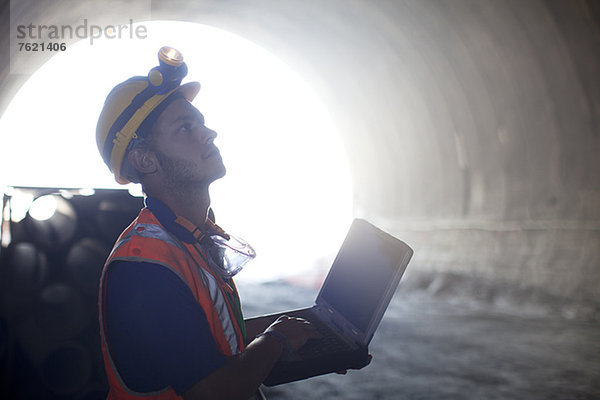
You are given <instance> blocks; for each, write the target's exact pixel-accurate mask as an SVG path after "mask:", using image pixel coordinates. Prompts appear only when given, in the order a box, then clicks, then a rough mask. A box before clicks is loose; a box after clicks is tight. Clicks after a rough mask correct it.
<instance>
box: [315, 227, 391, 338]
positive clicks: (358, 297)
mask: <svg viewBox="0 0 600 400" xmlns="http://www.w3.org/2000/svg"><path fill="white" fill-rule="evenodd" d="M390 238H391V239H393V240H390ZM396 240H397V239H394V238H392V237H391V236H389V235H387V234H385V233H383V232H381V231H379V230H378V229H377V228H375V227H373V226H372V225H370V224H369V223H367V222H366V221H362V220H355V221H354V223H353V225H352V227H351V229H350V231H349V232H348V235H347V236H346V239H345V240H344V243H343V244H342V247H341V249H340V251H339V252H338V255H337V257H336V259H335V261H334V262H333V265H332V267H331V270H330V271H329V275H328V276H327V279H326V281H325V282H324V284H323V287H322V288H321V291H320V293H319V297H320V298H322V299H323V300H325V301H326V302H327V303H328V304H329V305H330V306H332V307H333V308H334V309H336V310H337V311H338V312H339V313H341V314H342V315H344V317H345V318H346V319H347V320H348V321H349V322H350V323H352V324H353V325H354V326H355V327H356V328H358V329H359V330H360V331H362V332H365V331H366V329H367V328H368V325H369V322H370V321H371V318H372V317H373V316H374V315H375V313H376V312H377V308H378V306H379V305H380V303H381V302H382V301H384V297H385V293H386V292H387V291H388V288H389V285H390V284H391V283H392V281H393V280H394V276H395V273H396V271H397V268H398V267H399V259H400V258H402V257H403V254H402V251H403V249H402V248H398V246H397V245H396V243H394V242H395V241H396Z"/></svg>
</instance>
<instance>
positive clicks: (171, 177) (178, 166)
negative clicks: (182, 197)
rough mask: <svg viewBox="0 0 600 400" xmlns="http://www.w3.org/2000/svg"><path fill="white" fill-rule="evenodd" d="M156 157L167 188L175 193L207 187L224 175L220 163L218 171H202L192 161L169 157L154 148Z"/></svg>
mask: <svg viewBox="0 0 600 400" xmlns="http://www.w3.org/2000/svg"><path fill="white" fill-rule="evenodd" d="M153 151H154V153H155V154H156V158H157V160H158V162H159V164H160V166H161V167H162V169H163V172H164V174H165V177H166V183H167V187H168V189H170V190H172V191H174V192H177V193H181V194H183V193H190V192H194V191H196V190H198V189H205V188H207V187H208V186H209V185H210V184H211V183H212V182H214V181H215V180H217V179H219V178H221V177H223V176H224V175H225V167H224V166H223V164H222V163H221V168H220V169H219V171H215V172H214V173H213V174H210V173H209V171H206V172H205V173H203V171H202V168H201V167H200V166H199V165H198V164H197V163H195V162H193V161H188V160H183V159H180V158H176V157H169V156H167V155H165V154H164V153H163V152H162V151H160V150H157V149H154V150H153Z"/></svg>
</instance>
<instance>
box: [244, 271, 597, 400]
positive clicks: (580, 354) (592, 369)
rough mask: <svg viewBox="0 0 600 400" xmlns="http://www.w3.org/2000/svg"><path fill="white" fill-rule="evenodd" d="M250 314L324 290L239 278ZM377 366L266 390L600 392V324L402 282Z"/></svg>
mask: <svg viewBox="0 0 600 400" xmlns="http://www.w3.org/2000/svg"><path fill="white" fill-rule="evenodd" d="M239 290H240V293H241V296H242V300H243V307H244V311H245V315H246V316H247V317H250V316H254V315H260V314H263V313H270V312H277V311H281V310H286V309H290V308H297V307H304V306H309V305H311V304H312V303H313V301H314V299H315V297H316V294H317V290H316V289H314V288H306V287H299V286H294V285H289V284H286V283H282V282H278V283H275V282H273V283H266V284H264V283H263V284H255V283H240V284H239ZM370 353H371V354H372V355H373V361H372V363H371V365H369V366H367V367H366V368H364V369H363V370H360V371H350V372H349V373H348V374H347V375H345V376H341V375H335V374H330V375H326V376H321V377H316V378H311V379H308V380H305V381H300V382H295V383H290V384H285V385H280V386H277V387H273V388H265V393H266V395H267V397H268V398H269V400H277V399H516V398H521V399H600V323H599V322H598V321H592V322H590V321H584V320H575V319H567V318H564V317H560V316H548V315H546V316H544V315H527V314H526V313H524V312H519V310H518V309H513V310H512V311H511V312H506V311H503V312H501V311H499V310H498V309H497V308H494V307H491V306H488V305H486V304H483V303H478V302H473V301H468V300H466V299H465V298H463V299H456V298H453V299H452V301H448V299H442V298H436V297H435V296H431V294H429V293H426V292H423V291H414V290H412V291H402V290H398V292H397V294H396V296H395V297H394V298H393V300H392V303H391V304H390V307H389V308H388V310H387V312H386V314H385V317H384V319H383V321H382V323H381V325H380V327H379V329H378V331H377V333H376V334H375V337H374V338H373V341H372V342H371V346H370Z"/></svg>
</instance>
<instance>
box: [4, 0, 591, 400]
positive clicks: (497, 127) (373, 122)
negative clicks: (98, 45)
mask: <svg viewBox="0 0 600 400" xmlns="http://www.w3.org/2000/svg"><path fill="white" fill-rule="evenodd" d="M0 14H1V18H2V24H0V30H1V31H2V35H1V36H0V46H1V49H2V50H1V51H2V55H3V57H2V64H1V68H0V113H4V111H5V110H6V108H7V107H8V105H9V104H10V102H11V100H12V98H13V97H14V96H15V95H16V93H17V92H18V91H19V89H20V88H21V87H22V86H23V84H24V83H25V82H26V81H27V80H28V78H29V77H30V76H31V73H29V72H28V73H19V72H18V71H15V70H14V69H11V66H10V63H11V60H12V59H18V57H19V54H18V51H17V50H16V49H15V48H14V43H11V40H12V39H11V37H12V36H11V35H12V32H11V29H12V28H11V23H10V22H11V21H12V19H14V18H15V17H16V16H18V17H19V19H20V20H28V21H49V22H48V23H50V22H56V23H60V24H73V25H75V24H77V23H78V21H80V20H81V19H82V18H92V17H93V18H94V19H95V21H97V22H98V23H104V24H108V23H127V21H129V19H130V18H133V20H134V21H135V22H140V21H142V22H143V21H149V20H173V21H187V22H195V23H199V24H205V25H210V26H214V27H217V28H220V29H223V30H225V31H228V32H231V33H234V34H236V35H239V36H242V37H244V38H246V39H248V40H250V41H252V42H253V43H256V44H257V45H259V46H261V47H262V48H264V49H266V50H268V51H270V52H271V53H273V54H275V55H276V56H277V57H279V58H280V59H281V60H282V61H284V62H285V63H286V64H287V65H289V66H290V67H291V68H293V69H294V70H295V71H297V72H298V73H299V74H300V75H301V76H303V77H304V78H305V79H306V81H307V82H309V83H310V85H311V86H312V87H313V88H314V89H315V92H316V93H317V94H318V95H319V97H320V98H321V99H322V101H323V103H324V104H325V106H326V107H327V109H328V110H329V112H330V113H331V116H332V117H333V119H334V121H335V123H336V125H337V126H338V127H339V129H340V132H341V137H342V142H343V146H344V151H345V154H346V155H347V157H348V161H349V168H350V171H349V172H350V177H351V180H352V187H353V192H352V196H353V198H352V206H353V216H354V217H360V218H365V219H367V220H369V221H371V222H373V223H374V224H376V225H378V226H379V227H381V228H382V229H384V230H385V231H387V232H389V233H391V234H392V235H394V236H396V237H398V238H401V239H402V240H404V241H405V242H406V243H409V244H410V245H411V247H412V248H413V249H414V257H413V259H412V261H411V263H410V265H409V268H408V269H407V271H406V274H405V275H404V277H403V279H402V282H401V283H400V286H399V289H398V291H397V293H396V295H395V297H394V299H393V300H392V303H391V305H390V308H389V309H388V311H387V313H386V316H385V318H384V320H383V322H382V324H381V326H380V329H379V330H378V332H377V334H376V336H375V338H374V339H373V342H372V343H371V353H372V354H373V356H374V358H373V362H372V364H371V365H370V366H369V367H367V368H366V369H364V370H361V371H351V372H350V373H349V374H348V375H347V376H334V375H327V376H323V377H319V378H313V379H310V380H307V381H302V382H297V383H293V384H288V385H282V386H279V387H274V388H270V389H268V390H266V391H265V392H266V394H267V396H268V397H269V398H273V399H296V398H331V399H334V398H336V399H371V398H372V399H431V398H449V399H481V398H490V399H511V398H517V397H520V398H527V399H593V398H598V397H600V383H599V381H600V380H598V376H600V347H599V346H598V343H599V342H600V329H599V328H600V325H599V322H600V157H598V154H599V153H600V2H598V1H595V0H569V1H562V0H526V1H517V0H506V1H500V0H482V1H471V0H453V1H434V0H403V1H395V0H387V1H377V2H371V1H366V0H330V1H326V2H325V1H321V2H318V1H301V0H288V1H276V0H257V1H252V2H249V1H241V0H232V1H217V0H202V1H192V0H188V1H186V0H174V1H169V2H167V1H158V0H154V1H150V0H147V1H140V2H128V1H125V0H114V1H111V2H107V3H103V2H98V1H93V0H84V1H71V0H62V1H61V0H57V1H51V2H47V1H41V0H39V1H36V0H29V1H25V2H18V1H16V0H13V1H12V2H8V1H4V2H3V3H2V8H1V9H0ZM73 42H74V40H72V41H71V42H69V41H67V46H68V45H70V44H71V43H73ZM51 56H52V54H50V53H44V54H41V53H40V54H38V55H37V56H36V57H35V58H31V60H32V61H31V62H32V63H33V64H31V65H29V66H28V68H29V69H31V71H35V70H36V69H37V68H39V67H40V66H41V65H42V64H43V63H44V62H45V61H46V60H47V59H49V58H50V57H51ZM0 135H2V136H4V135H10V132H6V131H5V132H0ZM90 137H91V134H90ZM2 151H3V152H7V151H11V150H9V149H2ZM23 151H24V156H26V154H27V153H26V150H23ZM32 168H36V166H35V161H34V160H32ZM10 174H11V171H0V175H1V176H3V177H6V176H9V175H10ZM3 181H4V179H0V184H1V183H2V182H3ZM2 189H4V188H2ZM31 191H32V193H35V195H36V196H39V195H41V194H47V193H54V194H55V195H58V194H61V193H62V195H63V196H62V197H59V199H60V200H59V203H60V204H63V203H64V204H63V205H62V206H60V207H62V208H59V211H60V212H59V217H60V218H62V220H60V221H58V222H56V223H55V224H58V225H52V224H46V225H44V226H41V225H43V224H38V225H39V226H37V225H36V222H35V221H34V220H33V219H31V218H26V219H25V220H23V224H11V223H10V222H9V220H8V219H7V217H6V215H8V214H7V212H6V213H3V214H4V220H3V235H5V234H6V231H7V230H9V229H10V230H11V237H12V243H11V244H10V245H9V246H8V248H6V247H5V246H3V247H2V249H1V252H0V259H1V261H2V270H1V271H0V272H1V273H0V276H1V277H2V283H1V284H2V305H1V307H0V324H1V325H0V339H1V340H2V343H1V344H0V363H1V364H2V378H1V379H2V382H3V384H2V388H1V389H0V397H2V398H16V399H25V398H49V399H95V398H103V397H104V396H105V395H106V382H105V378H104V376H103V374H104V372H103V370H102V365H101V360H99V359H98V354H97V346H96V344H97V342H96V341H97V338H96V336H95V333H94V332H95V331H94V329H96V328H95V326H96V325H94V323H95V322H94V321H96V320H97V316H96V315H95V314H94V315H92V314H93V313H94V312H96V311H95V308H94V307H95V305H94V301H95V296H96V294H95V288H96V287H95V280H94V279H97V277H96V275H95V274H96V273H97V271H95V270H93V271H88V270H86V269H85V268H90V267H89V264H87V263H86V262H89V261H90V260H92V261H95V263H94V265H96V264H98V263H100V264H101V263H102V262H103V261H102V260H103V258H104V255H105V254H106V252H107V251H108V249H109V248H110V246H111V245H112V242H111V241H112V240H114V238H115V237H116V233H115V232H117V233H118V232H119V230H120V228H122V227H124V226H126V225H127V224H128V223H129V221H130V220H131V219H132V218H133V216H135V214H136V213H137V211H136V210H137V209H138V208H139V207H140V203H139V202H140V199H139V198H133V197H131V196H129V195H127V193H126V192H120V191H110V190H107V191H97V193H96V195H95V196H92V197H86V196H80V195H79V194H78V192H70V194H69V193H67V194H66V195H65V193H66V192H64V191H63V192H59V191H53V190H50V189H48V190H46V191H44V190H42V189H31ZM7 193H8V192H7ZM69 196H70V197H69ZM103 196H104V197H103ZM111 196H114V197H111ZM9 200H10V195H9V194H5V196H4V202H3V210H4V209H6V208H10V201H9ZM61 202H62V203H61ZM102 204H103V205H102ZM118 204H122V205H123V208H122V209H120V208H119V205H118ZM74 210H75V211H74ZM81 210H85V211H81ZM80 212H81V213H83V214H77V213H80ZM75 214H77V215H78V216H79V220H77V218H76V217H75V216H74V215H75ZM97 215H100V216H101V217H97ZM107 216H109V217H107ZM28 221H29V222H28ZM267 221H268V217H267ZM92 231H94V232H96V231H99V232H102V235H104V236H102V237H101V238H99V239H91V238H90V234H89V233H90V232H92ZM61 240H64V242H61ZM3 242H4V241H3ZM31 243H38V244H39V243H41V245H40V246H41V247H40V248H36V247H35V246H34V245H32V244H31ZM40 249H42V250H43V251H40ZM59 249H64V251H63V250H61V251H63V252H62V253H60V252H58V250H59ZM68 249H69V251H68V254H67V250H68ZM11 263H13V264H11ZM63 264H64V265H63ZM15 265H19V266H18V267H16V266H15ZM61 268H63V269H64V270H62V269H61ZM13 269H14V270H18V271H20V273H21V274H23V275H17V276H15V275H14V274H13V272H11V271H13ZM58 269H61V270H60V271H59V270H58ZM11 274H13V275H11ZM78 274H79V275H78ZM78 276H79V277H80V278H81V279H79V278H77V277H78ZM90 277H91V278H90ZM90 279H91V281H90ZM73 282H76V283H73ZM19 285H21V286H19ZM317 289H318V285H317V286H314V285H313V286H307V285H298V284H295V283H294V281H293V280H287V281H276V282H268V283H261V284H256V283H245V284H241V285H240V292H241V294H242V297H243V298H242V300H243V301H244V311H245V312H246V313H247V314H248V315H249V316H251V315H257V314H262V313H266V312H275V311H279V310H282V309H286V308H290V307H304V306H307V305H310V304H311V302H312V301H313V299H314V297H315V293H316V290H317ZM34 298H35V306H32V305H31V304H30V303H31V302H33V301H34V300H32V299H34ZM31 307H33V309H35V311H31V313H33V314H31V315H30V314H29V311H27V310H30V308H31ZM72 316H75V317H73V318H71V317H72ZM31 324H34V325H31ZM35 324H38V325H35ZM36 327H37V328H36ZM40 327H41V328H40ZM24 332H25V333H24ZM27 332H29V333H27ZM40 335H41V336H40ZM48 337H54V339H52V341H51V343H50V342H48ZM48 343H50V344H48ZM59 344H60V346H59ZM56 349H58V350H57V351H55V350H56ZM70 365H71V366H79V367H73V368H69V367H65V366H70Z"/></svg>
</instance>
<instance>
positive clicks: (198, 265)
mask: <svg viewBox="0 0 600 400" xmlns="http://www.w3.org/2000/svg"><path fill="white" fill-rule="evenodd" d="M117 260H125V261H140V262H144V261H145V262H150V263H154V264H159V265H162V266H164V267H165V268H169V269H170V270H171V271H173V272H174V273H175V274H176V275H177V276H179V278H181V279H182V280H183V281H184V282H185V283H186V284H187V285H188V286H189V288H190V290H191V291H192V293H193V295H194V298H195V299H196V301H197V302H198V303H199V304H200V306H201V307H202V309H203V310H204V313H205V314H206V318H207V320H208V325H209V327H210V331H211V333H212V336H213V337H214V339H215V342H216V345H217V348H218V349H219V351H220V352H221V353H222V354H223V355H225V356H232V355H234V354H238V353H240V352H242V351H243V350H244V340H243V335H242V331H241V329H240V326H239V324H238V322H237V319H236V317H235V314H234V312H235V311H234V309H233V307H232V305H231V304H230V303H229V301H228V300H227V295H226V292H229V293H230V294H231V293H233V294H235V295H236V296H237V290H236V288H235V286H233V281H231V285H232V286H229V285H228V284H227V283H225V282H224V281H223V279H222V278H221V277H220V276H219V275H217V274H215V273H214V272H213V271H212V270H211V269H210V268H209V266H208V264H207V262H206V261H205V260H204V258H203V257H202V256H201V255H200V254H198V252H197V251H196V249H195V248H194V247H193V246H192V245H190V244H187V243H183V242H181V241H180V240H178V239H177V238H175V237H174V236H173V235H172V234H171V233H169V232H168V231H167V230H166V229H165V228H164V227H163V226H162V225H161V224H160V223H159V221H158V219H157V218H156V217H155V216H154V214H152V212H150V210H149V209H147V208H144V209H143V210H142V211H141V212H140V214H139V215H138V217H137V218H136V219H135V220H134V221H133V222H132V223H131V225H129V227H127V229H125V231H124V232H123V233H122V234H121V236H120V237H119V239H118V240H117V243H116V244H115V246H114V248H113V250H112V252H111V254H110V256H109V257H108V260H107V261H106V264H105V265H104V268H103V270H102V276H101V278H100V293H99V297H98V307H99V310H100V313H99V316H100V338H101V341H102V355H103V358H104V368H105V370H106V374H107V377H108V383H109V386H110V392H109V394H108V399H109V400H113V399H114V400H117V399H119V400H120V399H136V400H141V399H160V400H163V399H181V397H180V396H178V395H177V394H176V393H175V391H174V390H173V389H172V388H171V387H167V388H165V389H163V390H161V391H158V392H152V393H138V392H135V391H133V390H131V389H130V388H128V387H127V385H126V384H125V382H123V379H122V378H121V376H120V375H119V372H118V370H117V368H116V365H115V363H114V361H113V359H112V357H111V354H110V340H109V338H108V337H107V335H106V331H105V329H104V324H105V312H106V308H105V305H106V304H105V302H106V300H105V293H106V277H107V275H108V271H109V269H110V265H111V263H112V262H113V261H117Z"/></svg>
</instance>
